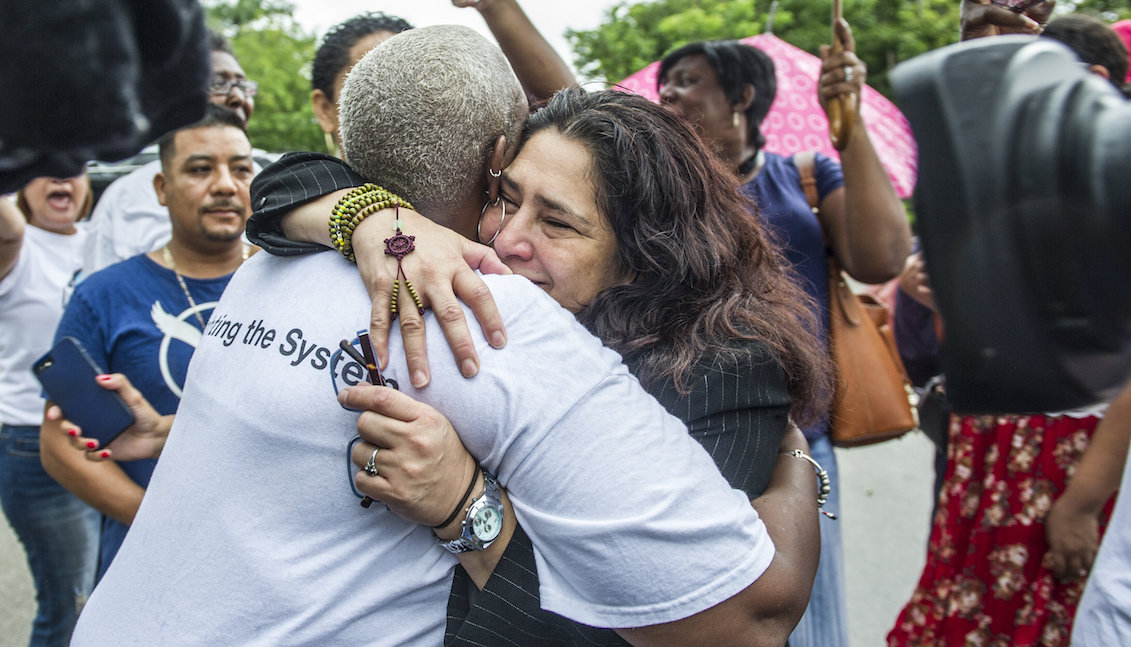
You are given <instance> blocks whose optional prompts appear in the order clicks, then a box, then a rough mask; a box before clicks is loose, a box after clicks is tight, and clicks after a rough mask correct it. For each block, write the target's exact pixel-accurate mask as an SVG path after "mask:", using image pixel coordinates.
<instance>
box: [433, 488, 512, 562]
mask: <svg viewBox="0 0 1131 647" xmlns="http://www.w3.org/2000/svg"><path fill="white" fill-rule="evenodd" d="M502 531H503V500H502V498H501V497H500V496H499V482H498V481H497V480H495V477H494V476H491V474H490V473H489V472H488V471H487V470H483V494H482V495H480V496H479V498H477V499H475V500H474V501H472V502H471V505H470V506H469V507H468V508H467V514H466V515H464V518H463V522H462V523H461V525H460V534H459V537H456V538H455V539H453V540H451V541H441V540H440V539H439V538H437V539H436V541H438V542H439V543H440V545H441V546H443V547H444V548H445V549H447V550H448V551H450V552H453V553H456V554H459V553H466V552H467V551H469V550H484V549H486V548H487V547H488V546H490V545H491V544H492V543H493V542H494V541H495V540H496V539H498V537H499V533H501V532H502Z"/></svg>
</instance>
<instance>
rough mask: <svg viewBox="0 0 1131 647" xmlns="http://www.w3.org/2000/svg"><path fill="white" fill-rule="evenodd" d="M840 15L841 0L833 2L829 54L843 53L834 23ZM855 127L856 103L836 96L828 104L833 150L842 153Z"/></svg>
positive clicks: (842, 46) (846, 97) (842, 96)
mask: <svg viewBox="0 0 1131 647" xmlns="http://www.w3.org/2000/svg"><path fill="white" fill-rule="evenodd" d="M841 15H842V10H841V0H833V41H832V42H833V44H832V48H831V52H832V53H833V54H839V53H841V52H843V51H844V44H843V43H841V42H840V38H838V37H837V34H836V23H837V21H838V20H840V18H841ZM855 125H856V102H855V101H853V97H852V95H843V94H842V95H838V96H836V97H834V98H833V99H832V100H831V101H830V102H829V139H830V140H831V141H832V144H833V148H835V149H837V150H838V151H842V150H844V149H845V147H847V146H848V140H850V139H852V128H853V127H854V126H855Z"/></svg>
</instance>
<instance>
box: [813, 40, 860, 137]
mask: <svg viewBox="0 0 1131 647" xmlns="http://www.w3.org/2000/svg"><path fill="white" fill-rule="evenodd" d="M836 37H837V40H839V41H840V43H841V44H842V45H843V46H844V49H843V51H840V52H837V53H835V54H834V53H832V48H831V47H830V46H828V45H821V61H822V64H821V76H820V78H819V79H818V80H817V95H818V97H819V98H820V101H821V107H822V108H824V110H825V114H828V112H829V101H830V100H832V99H833V98H835V97H838V96H841V95H852V96H853V102H854V103H855V104H856V108H857V110H856V114H857V115H859V114H860V112H859V107H860V93H861V92H862V91H863V88H864V81H865V80H867V78H868V66H867V65H865V64H864V61H861V60H860V59H859V58H857V57H856V41H855V40H854V39H853V38H852V28H851V27H849V26H848V22H846V21H845V20H844V19H843V18H842V19H840V20H838V21H837V23H836Z"/></svg>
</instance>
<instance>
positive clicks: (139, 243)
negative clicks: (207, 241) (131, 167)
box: [82, 160, 172, 276]
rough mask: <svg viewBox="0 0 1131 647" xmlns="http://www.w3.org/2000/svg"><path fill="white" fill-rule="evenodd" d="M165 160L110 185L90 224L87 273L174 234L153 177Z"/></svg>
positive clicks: (85, 255) (85, 248)
mask: <svg viewBox="0 0 1131 647" xmlns="http://www.w3.org/2000/svg"><path fill="white" fill-rule="evenodd" d="M160 170H161V162H160V161H159V160H154V161H152V162H149V163H148V164H145V165H144V166H142V167H141V168H139V169H137V170H135V171H133V172H131V173H130V174H128V175H125V176H123V177H120V178H118V179H117V180H115V181H114V182H112V183H111V184H110V186H108V187H106V190H105V191H103V193H102V195H101V197H99V198H98V204H96V205H95V207H94V212H93V213H92V214H91V216H90V220H89V221H88V223H87V225H86V231H87V237H86V242H85V243H84V246H83V257H82V267H83V274H84V275H85V276H90V275H91V274H93V273H94V272H96V271H98V270H100V269H102V268H104V267H107V266H110V265H113V264H114V263H117V262H119V261H124V260H126V259H127V258H130V257H133V256H136V255H138V254H144V253H146V252H150V251H153V250H154V249H157V248H158V247H160V246H161V245H164V244H165V243H166V242H168V240H169V238H170V236H171V235H172V225H171V224H170V223H169V211H168V209H166V208H165V207H164V206H162V205H161V203H160V202H158V201H157V191H156V190H155V189H154V188H153V177H154V176H155V175H156V174H157V173H158V172H160Z"/></svg>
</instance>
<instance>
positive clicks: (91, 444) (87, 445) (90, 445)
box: [86, 440, 98, 449]
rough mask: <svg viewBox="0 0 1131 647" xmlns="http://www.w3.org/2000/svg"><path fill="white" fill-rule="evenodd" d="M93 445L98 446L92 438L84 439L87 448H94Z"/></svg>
mask: <svg viewBox="0 0 1131 647" xmlns="http://www.w3.org/2000/svg"><path fill="white" fill-rule="evenodd" d="M95 447H98V443H96V442H94V441H93V440H88V441H86V448H87V449H94V448H95Z"/></svg>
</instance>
